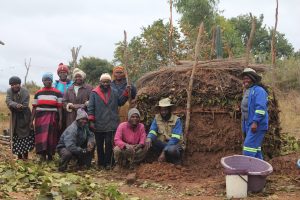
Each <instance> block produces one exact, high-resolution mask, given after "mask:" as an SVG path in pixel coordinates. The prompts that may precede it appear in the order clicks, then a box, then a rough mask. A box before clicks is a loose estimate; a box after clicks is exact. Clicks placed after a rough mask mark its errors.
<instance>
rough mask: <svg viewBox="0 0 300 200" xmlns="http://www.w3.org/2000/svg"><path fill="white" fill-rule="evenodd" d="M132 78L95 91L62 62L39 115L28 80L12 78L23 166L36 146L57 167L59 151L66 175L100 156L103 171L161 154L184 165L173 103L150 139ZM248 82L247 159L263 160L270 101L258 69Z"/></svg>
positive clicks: (41, 94) (40, 98)
mask: <svg viewBox="0 0 300 200" xmlns="http://www.w3.org/2000/svg"><path fill="white" fill-rule="evenodd" d="M125 73H126V71H125V69H124V67H122V66H117V67H115V68H114V69H113V74H112V76H113V77H111V76H110V74H108V73H104V74H102V75H101V76H100V79H99V85H98V86H96V87H95V88H93V87H92V86H91V85H89V84H87V83H86V82H85V79H86V74H85V72H83V71H82V70H80V69H78V68H75V69H74V70H73V72H72V77H73V80H69V79H68V77H69V76H70V74H69V68H68V66H67V65H64V64H63V63H61V64H59V66H58V69H57V74H58V76H59V80H57V81H54V82H53V74H52V73H45V74H44V75H43V77H42V81H43V85H44V87H43V88H41V89H40V90H38V91H37V92H36V93H35V95H34V99H33V103H32V112H31V111H30V106H29V99H30V95H29V93H28V91H27V90H26V89H25V88H24V87H21V79H20V78H19V77H16V76H13V77H11V78H10V79H9V85H10V86H11V87H10V88H9V89H8V90H7V97H6V103H7V106H8V107H9V109H10V111H11V128H10V130H11V133H12V152H13V153H14V154H16V155H17V156H18V158H19V159H27V158H28V152H29V151H31V150H32V149H33V148H34V147H35V150H36V153H37V154H38V155H39V156H40V158H41V160H42V161H46V160H50V161H51V160H52V159H53V155H54V154H55V152H57V153H58V155H59V157H60V161H59V170H60V171H65V170H67V168H68V163H69V162H70V160H71V159H76V160H77V161H78V162H77V163H78V166H79V167H83V166H85V167H90V166H91V161H92V159H93V157H94V154H95V150H96V152H97V165H98V167H99V168H102V169H112V167H113V166H116V169H118V168H123V167H129V168H134V166H135V165H136V164H138V163H140V162H142V161H143V160H144V159H145V158H146V157H147V155H149V154H153V153H155V152H156V153H157V154H158V158H157V160H158V161H160V162H164V161H166V162H171V163H174V164H180V163H181V160H182V152H183V148H182V138H183V127H182V122H181V119H180V118H179V117H178V116H176V115H174V114H172V109H173V107H174V105H173V104H172V103H171V100H170V99H169V98H164V99H161V100H160V101H159V103H158V105H157V109H158V112H157V114H156V115H155V117H154V119H153V121H152V124H151V126H150V129H149V132H148V134H146V130H145V127H144V125H143V124H142V123H141V122H140V118H141V115H140V112H139V111H138V110H137V109H136V108H134V106H131V107H130V103H131V102H128V99H132V100H133V101H134V99H135V97H136V94H137V91H136V88H135V87H134V86H131V85H128V84H127V82H126V74H125ZM242 77H243V85H244V88H245V92H244V96H243V100H242V103H241V112H242V127H243V128H242V130H243V133H244V134H245V142H244V146H243V153H244V154H245V155H248V156H253V157H257V158H260V159H262V153H261V144H262V141H263V137H264V134H265V133H266V131H267V129H268V112H267V97H268V94H267V90H266V89H264V87H263V86H262V85H261V84H260V81H261V77H260V76H259V75H258V74H257V73H256V72H255V71H254V70H253V69H251V68H246V69H245V70H244V72H243V73H242ZM129 95H131V96H130V98H129ZM120 116H121V123H120Z"/></svg>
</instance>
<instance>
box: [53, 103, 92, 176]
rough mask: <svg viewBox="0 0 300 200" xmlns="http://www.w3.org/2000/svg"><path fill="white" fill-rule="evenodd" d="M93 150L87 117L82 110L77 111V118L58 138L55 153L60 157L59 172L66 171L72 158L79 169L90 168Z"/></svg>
mask: <svg viewBox="0 0 300 200" xmlns="http://www.w3.org/2000/svg"><path fill="white" fill-rule="evenodd" d="M94 148H95V136H94V133H92V132H91V131H90V130H89V127H88V115H87V113H86V112H85V110H84V109H81V108H80V109H78V110H77V117H76V120H75V121H73V123H72V124H71V125H70V126H68V127H67V129H66V130H65V131H64V132H63V134H62V135H61V137H60V140H59V142H58V145H57V152H58V155H59V157H60V160H59V167H58V170H59V171H65V170H67V167H68V163H69V162H70V160H71V159H72V158H75V159H76V160H77V164H78V166H79V167H83V166H84V165H85V166H86V167H87V168H89V167H90V166H91V162H92V158H93V154H94Z"/></svg>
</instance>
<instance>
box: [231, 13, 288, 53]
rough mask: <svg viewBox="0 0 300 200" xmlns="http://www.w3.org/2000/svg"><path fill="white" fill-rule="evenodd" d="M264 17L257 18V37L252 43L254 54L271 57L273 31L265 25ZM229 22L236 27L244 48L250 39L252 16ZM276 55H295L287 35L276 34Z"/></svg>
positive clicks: (232, 19)
mask: <svg viewBox="0 0 300 200" xmlns="http://www.w3.org/2000/svg"><path fill="white" fill-rule="evenodd" d="M263 20H264V16H263V15H262V14H261V15H260V16H259V17H256V31H255V37H254V38H253V43H252V54H256V55H259V54H260V55H269V54H270V52H271V38H272V30H270V29H268V28H267V27H266V25H263ZM229 21H230V22H231V23H232V24H233V26H234V27H235V30H236V31H237V33H238V35H239V37H240V40H241V41H242V43H243V46H246V44H247V41H248V37H249V35H250V32H251V16H250V14H247V15H240V16H238V17H233V18H231V19H229ZM275 38H276V43H277V44H276V51H277V52H276V55H277V57H278V58H279V57H281V56H291V55H292V53H293V46H292V45H291V44H290V43H289V42H288V40H287V39H286V38H285V35H284V34H282V33H279V32H276V37H275ZM279 43H280V44H279Z"/></svg>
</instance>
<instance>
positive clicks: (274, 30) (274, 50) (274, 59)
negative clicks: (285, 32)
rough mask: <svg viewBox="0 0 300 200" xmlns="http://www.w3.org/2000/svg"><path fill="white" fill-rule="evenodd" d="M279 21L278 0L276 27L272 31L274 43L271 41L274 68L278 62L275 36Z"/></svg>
mask: <svg viewBox="0 0 300 200" xmlns="http://www.w3.org/2000/svg"><path fill="white" fill-rule="evenodd" d="M277 23H278V0H276V11H275V27H274V29H273V33H272V43H271V51H272V68H274V67H275V64H276V63H275V62H276V44H275V40H276V38H275V36H276V30H277Z"/></svg>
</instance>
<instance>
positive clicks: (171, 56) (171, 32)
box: [169, 0, 173, 66]
mask: <svg viewBox="0 0 300 200" xmlns="http://www.w3.org/2000/svg"><path fill="white" fill-rule="evenodd" d="M172 8H173V1H172V0H170V19H169V20H170V30H169V66H171V65H172V64H173V52H172V51H173V46H172V43H173V17H172Z"/></svg>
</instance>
